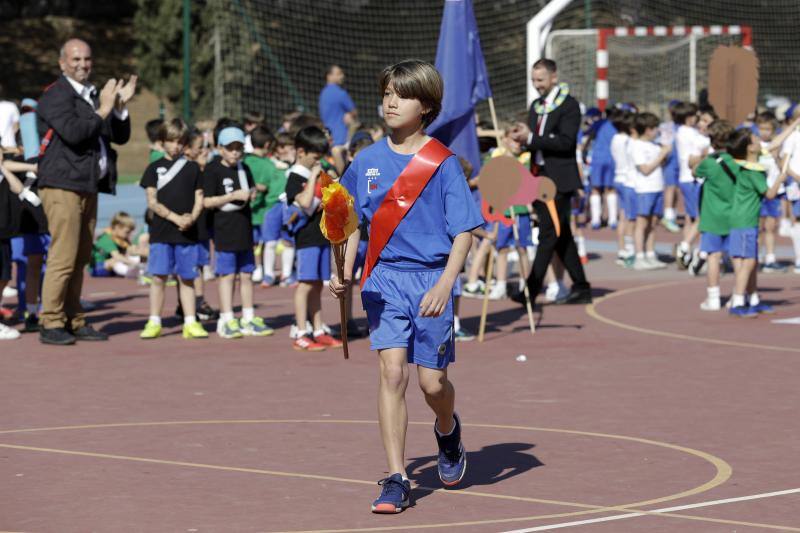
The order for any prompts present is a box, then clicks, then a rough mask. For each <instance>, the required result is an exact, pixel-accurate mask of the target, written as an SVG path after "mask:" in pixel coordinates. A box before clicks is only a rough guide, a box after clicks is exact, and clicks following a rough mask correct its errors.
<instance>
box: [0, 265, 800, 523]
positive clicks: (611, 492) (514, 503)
mask: <svg viewBox="0 0 800 533" xmlns="http://www.w3.org/2000/svg"><path fill="white" fill-rule="evenodd" d="M588 268H589V274H590V279H591V281H592V282H593V286H594V288H595V291H596V295H597V296H598V298H597V300H596V302H595V304H594V305H592V306H588V307H584V306H574V307H563V306H545V307H544V308H543V316H542V314H541V313H542V310H540V309H538V308H537V313H536V314H537V319H541V320H540V325H539V329H538V330H537V333H536V335H535V337H531V336H530V333H529V332H528V331H527V320H526V318H525V316H524V314H523V313H522V312H521V309H518V308H517V306H516V305H514V304H512V303H492V304H491V307H490V317H489V325H490V329H489V332H488V334H487V340H486V342H484V343H483V344H479V343H477V342H470V343H461V344H459V345H458V350H457V351H458V358H457V363H456V364H455V365H454V366H453V367H451V376H452V379H453V381H454V383H455V386H456V394H457V406H458V410H459V412H460V414H461V416H462V419H463V422H464V441H465V445H466V446H467V449H468V451H469V470H468V473H467V477H466V480H465V482H464V483H463V486H462V488H461V489H460V490H447V491H445V490H443V489H441V486H440V483H439V482H438V479H437V476H436V469H435V452H436V449H435V440H434V437H433V434H432V422H433V420H432V416H431V414H430V412H429V411H428V409H427V407H426V406H425V404H424V401H423V399H422V397H421V394H420V393H419V391H418V389H417V388H416V385H415V384H412V386H410V387H409V393H408V399H409V419H410V420H411V425H410V428H409V434H408V445H407V448H408V450H407V457H408V462H409V474H410V477H411V478H412V481H413V483H414V484H415V486H416V488H415V489H414V492H413V496H414V500H415V505H414V507H412V508H410V509H408V510H407V511H406V512H405V513H403V514H401V515H397V516H378V515H373V514H371V513H370V512H369V504H370V502H371V501H372V499H374V498H375V497H376V496H377V494H378V491H379V488H378V487H377V485H376V484H375V482H376V481H377V480H378V479H380V478H381V477H383V476H384V475H385V473H384V472H385V460H384V456H383V450H382V448H381V443H380V439H379V434H378V428H377V423H376V398H375V392H376V388H377V366H376V364H375V355H374V354H373V353H371V352H369V351H368V343H367V341H365V340H360V341H355V342H353V343H352V345H351V352H352V353H351V359H350V360H349V361H344V360H343V358H342V355H341V352H340V351H336V352H331V351H328V352H323V353H320V354H307V353H299V352H295V351H293V350H292V349H291V347H290V343H289V340H288V324H289V323H290V321H291V313H292V310H291V300H290V298H291V292H290V290H289V289H280V288H275V289H268V290H259V291H258V292H257V302H258V303H259V304H260V305H259V311H258V312H259V314H260V315H262V316H264V317H266V318H268V319H269V320H270V321H271V322H272V323H273V324H274V325H276V326H279V327H280V328H281V329H279V330H278V332H277V333H276V335H275V336H274V337H270V338H267V339H252V338H249V339H242V340H220V339H218V338H216V336H214V335H212V338H211V339H209V340H207V341H191V342H190V341H184V340H182V339H181V338H180V335H179V334H178V332H179V329H178V327H177V321H175V320H173V321H166V322H165V323H166V325H167V326H168V327H167V328H166V329H167V331H168V332H169V333H170V334H169V335H167V336H165V337H164V338H162V339H160V340H157V341H150V342H146V341H140V340H139V339H138V333H139V330H140V328H141V327H142V326H143V324H144V321H145V320H146V315H147V293H146V289H144V288H141V287H137V286H136V285H135V284H133V283H132V282H128V281H115V280H88V282H87V286H86V290H85V294H86V295H87V297H88V299H90V300H93V301H95V302H96V303H98V304H99V309H97V310H96V311H94V312H93V313H92V314H91V317H92V320H93V321H94V325H95V326H96V327H99V328H101V329H103V330H104V331H107V332H109V333H112V334H113V336H112V338H111V341H110V342H108V343H99V344H91V343H82V344H78V345H76V346H73V347H66V348H55V347H48V346H42V345H40V344H39V342H38V340H37V339H36V337H35V336H31V335H26V336H24V337H23V339H22V340H20V341H16V342H4V343H2V345H0V353H2V356H0V376H2V377H0V380H2V381H1V382H0V391H2V392H0V399H1V400H2V405H3V409H2V412H0V479H1V480H2V483H0V530H8V531H36V532H45V531H58V532H63V531H185V532H210V531H269V532H274V531H340V530H342V531H345V530H346V531H353V530H356V531H359V530H360V531H384V530H397V531H457V532H462V531H463V532H478V531H481V532H482V531H510V530H522V531H544V530H550V529H555V528H563V529H571V530H574V531H590V532H595V531H596V532H620V531H624V532H628V531H633V532H638V531H642V532H670V533H671V532H729V531H770V530H781V531H800V467H798V466H797V457H798V455H800V444H799V443H798V437H799V436H800V431H798V422H797V413H798V411H799V410H800V409H798V408H799V407H800V405H798V403H800V402H799V401H798V394H797V386H798V385H797V382H798V379H800V343H798V339H800V334H799V332H800V329H798V325H791V324H778V323H773V322H772V320H773V319H782V318H783V319H785V318H792V317H800V276H797V275H794V274H773V275H764V276H761V278H760V283H761V285H762V287H763V289H762V298H764V299H765V300H767V301H768V302H772V303H774V304H776V309H777V310H778V313H777V314H776V315H773V316H771V317H767V316H762V317H759V318H758V319H754V320H748V319H734V318H730V317H728V316H727V315H726V314H725V313H724V312H719V313H704V312H701V311H700V310H699V308H698V303H699V301H700V300H702V299H703V297H704V296H705V289H704V283H703V280H702V279H692V278H689V277H688V276H686V274H685V273H683V272H677V271H676V270H674V269H670V270H668V271H658V272H649V273H639V272H631V271H623V270H621V269H619V268H617V267H615V266H613V264H612V258H611V256H610V254H606V255H605V257H602V258H599V259H597V260H595V261H592V262H591V263H590V265H589V267H588ZM731 283H732V276H730V275H728V276H726V277H725V279H724V282H723V294H728V293H729V292H730V284H731ZM215 289H216V287H215V285H213V284H212V285H211V290H210V291H209V292H210V293H213V292H215ZM601 295H602V296H601ZM479 304H480V303H479V302H478V301H476V300H464V301H463V303H462V316H463V317H464V320H463V321H464V324H465V325H466V326H467V327H468V328H470V329H472V330H476V329H477V317H478V314H479V310H480V307H479ZM173 308H174V294H173V293H170V295H169V298H168V303H167V309H168V310H172V309H173ZM337 310H338V306H336V304H335V303H334V302H333V301H332V300H330V299H326V301H325V311H326V316H327V317H328V318H327V319H328V321H329V322H331V323H335V322H337V321H338V320H337V319H336V316H337ZM358 316H359V317H362V316H363V314H362V313H359V314H358ZM519 354H525V355H526V356H527V361H526V362H518V361H517V360H516V357H517V355H519ZM412 375H413V373H412ZM412 383H415V378H413V377H412Z"/></svg>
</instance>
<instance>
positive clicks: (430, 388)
mask: <svg viewBox="0 0 800 533" xmlns="http://www.w3.org/2000/svg"><path fill="white" fill-rule="evenodd" d="M380 88H381V93H382V95H383V113H384V116H385V118H386V123H387V124H388V126H389V127H390V128H391V129H392V135H391V137H389V138H388V139H382V140H380V141H378V142H376V143H375V144H373V145H372V146H369V147H367V148H365V149H363V150H362V151H361V152H359V154H358V156H356V158H355V160H354V161H353V163H352V164H351V165H350V167H349V168H348V169H347V171H346V172H345V174H344V176H343V177H342V183H343V184H344V186H345V187H346V188H347V189H348V190H349V191H350V193H351V194H352V195H353V196H354V198H355V203H356V211H357V212H358V214H359V216H360V217H362V218H365V219H366V220H368V221H369V223H370V244H369V247H370V248H369V251H368V252H367V264H366V265H365V267H364V274H362V284H363V288H362V293H361V299H362V302H363V305H364V309H365V310H366V312H367V319H368V321H369V329H370V341H371V347H372V349H373V350H377V351H378V357H379V362H380V388H379V393H378V416H379V420H380V427H381V436H382V439H383V445H384V448H385V450H386V455H387V459H388V463H389V473H390V475H389V477H387V478H385V479H383V480H381V481H380V482H379V484H380V485H381V486H382V491H381V495H380V496H379V497H378V499H376V500H375V501H374V502H373V504H372V511H373V512H376V513H397V512H400V511H402V510H403V509H405V508H406V507H407V506H408V505H409V503H410V493H411V485H410V483H409V481H408V478H407V476H406V471H405V464H404V452H405V435H406V428H407V423H408V414H407V410H406V401H405V390H406V386H407V385H408V377H409V370H408V364H409V363H414V364H416V365H417V374H418V376H419V384H420V388H421V389H422V392H423V393H424V395H425V400H426V402H427V403H428V405H429V406H430V407H431V409H432V410H433V411H434V413H435V414H436V417H437V418H436V422H435V424H434V433H435V435H436V440H437V442H438V444H439V459H438V470H439V477H440V479H441V480H442V482H443V483H444V484H445V485H446V486H453V485H455V484H457V483H458V482H459V481H461V479H462V478H463V476H464V473H465V471H466V453H465V451H464V447H463V446H462V444H461V424H460V421H459V419H458V416H457V415H455V412H454V403H455V390H454V388H453V385H452V383H451V382H450V381H449V380H448V378H447V365H448V364H449V363H450V362H451V361H453V360H454V358H455V354H454V342H453V299H452V294H453V286H454V284H455V281H456V278H457V277H458V275H459V272H460V271H461V269H462V267H463V265H464V260H465V259H466V256H467V252H468V251H469V248H470V244H471V239H472V237H471V235H470V233H469V232H470V231H471V230H472V229H474V228H476V227H478V226H481V225H482V224H483V217H482V216H481V215H480V213H479V212H478V210H477V208H476V207H475V202H474V201H473V200H472V196H471V194H470V191H469V186H468V185H467V181H466V178H465V177H464V174H463V172H462V170H461V166H460V164H459V162H458V158H456V157H455V156H454V155H452V154H451V153H450V152H449V150H447V149H446V148H444V147H443V146H442V145H441V144H440V143H438V141H435V140H432V139H431V138H430V137H428V136H427V135H426V134H425V132H424V128H425V127H426V126H427V125H429V124H430V123H431V122H432V121H433V120H434V119H435V118H436V116H437V114H438V113H439V110H440V109H441V100H442V93H443V83H442V79H441V77H440V75H439V73H438V72H437V71H436V69H435V68H434V67H433V65H431V64H430V63H426V62H424V61H420V60H406V61H403V62H400V63H397V64H395V65H392V66H390V67H387V68H386V69H384V71H383V72H382V73H381V76H380ZM418 152H419V154H418ZM411 169H417V170H411ZM419 169H422V170H419ZM401 173H402V176H401ZM411 175H413V176H414V177H413V178H411V177H410V176H411ZM428 178H429V180H427V184H425V181H426V179H428ZM420 183H422V184H424V185H423V186H422V188H421V192H420V189H419V184H420ZM415 187H416V188H415ZM390 189H392V190H393V194H392V195H389V196H388V200H387V199H386V198H387V193H388V192H389V190H390ZM417 195H418V196H417ZM387 213H388V214H387ZM381 237H383V238H381ZM358 241H359V234H358V232H355V233H353V235H351V236H350V239H349V240H348V243H347V254H346V258H345V268H344V272H345V279H344V280H338V279H337V278H336V276H335V275H334V276H332V278H331V283H330V288H331V292H332V293H333V294H334V295H335V296H336V297H343V295H344V294H345V293H346V290H347V285H348V284H349V282H350V279H351V278H352V272H353V263H354V261H355V256H356V252H357V249H358ZM381 241H383V244H381ZM373 265H374V269H372V266H373ZM364 279H365V281H364Z"/></svg>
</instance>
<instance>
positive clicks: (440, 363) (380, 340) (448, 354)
mask: <svg viewBox="0 0 800 533" xmlns="http://www.w3.org/2000/svg"><path fill="white" fill-rule="evenodd" d="M442 272H444V270H443V269H439V270H430V269H425V270H409V269H407V268H404V269H402V270H400V269H397V268H393V267H388V266H386V265H385V264H384V263H378V265H377V266H376V267H375V269H374V270H373V271H372V274H371V275H370V277H369V279H368V280H367V282H366V283H365V284H364V289H363V290H362V291H361V302H362V303H363V305H364V310H365V311H366V312H367V321H368V322H369V339H370V349H372V350H386V349H388V348H406V349H407V350H408V362H409V363H414V364H417V365H420V366H423V367H426V368H437V369H443V368H447V365H448V364H450V363H451V362H453V361H455V355H456V354H455V345H454V342H453V298H452V297H451V298H450V301H449V302H448V303H447V306H445V310H444V312H443V313H442V314H441V315H440V316H438V317H429V318H422V317H421V316H419V304H420V302H421V301H422V297H423V296H424V295H425V293H426V292H428V291H429V290H430V289H431V288H433V286H434V285H435V284H436V282H437V281H438V280H439V278H440V277H441V275H442Z"/></svg>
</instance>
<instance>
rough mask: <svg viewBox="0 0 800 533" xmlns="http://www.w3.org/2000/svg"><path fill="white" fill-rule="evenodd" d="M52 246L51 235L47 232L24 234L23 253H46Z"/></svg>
mask: <svg viewBox="0 0 800 533" xmlns="http://www.w3.org/2000/svg"><path fill="white" fill-rule="evenodd" d="M49 247H50V235H49V234H47V233H25V234H24V235H23V236H22V253H23V254H24V255H26V256H28V255H46V254H47V249H48V248H49Z"/></svg>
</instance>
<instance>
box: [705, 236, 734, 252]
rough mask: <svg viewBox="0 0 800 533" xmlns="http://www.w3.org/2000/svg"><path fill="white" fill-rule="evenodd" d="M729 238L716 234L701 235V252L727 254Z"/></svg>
mask: <svg viewBox="0 0 800 533" xmlns="http://www.w3.org/2000/svg"><path fill="white" fill-rule="evenodd" d="M728 240H729V239H728V236H727V235H717V234H716V233H706V232H701V233H700V251H701V252H705V253H707V254H715V253H720V252H721V253H726V252H727V251H728V248H729V246H728Z"/></svg>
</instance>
